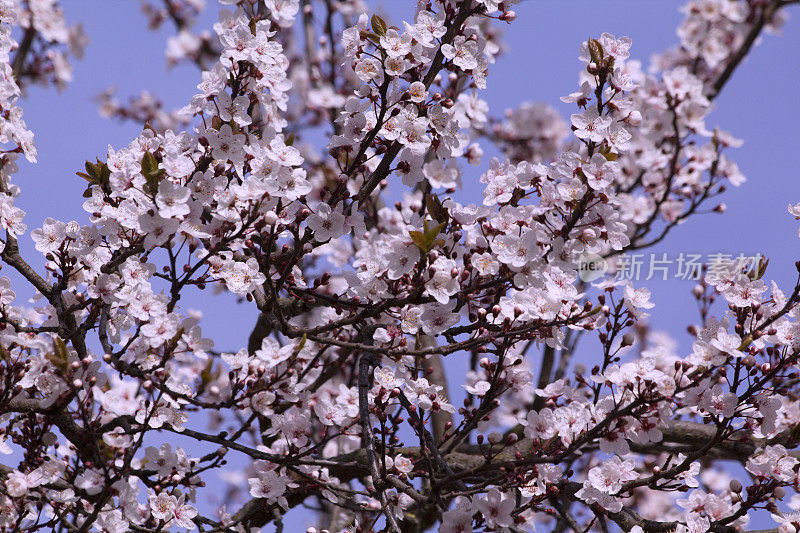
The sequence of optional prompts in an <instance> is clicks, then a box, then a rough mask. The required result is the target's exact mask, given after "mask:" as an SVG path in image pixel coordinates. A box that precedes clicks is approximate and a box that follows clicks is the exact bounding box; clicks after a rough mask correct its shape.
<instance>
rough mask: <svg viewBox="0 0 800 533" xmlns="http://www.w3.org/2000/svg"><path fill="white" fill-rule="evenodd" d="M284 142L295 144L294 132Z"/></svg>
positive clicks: (290, 144)
mask: <svg viewBox="0 0 800 533" xmlns="http://www.w3.org/2000/svg"><path fill="white" fill-rule="evenodd" d="M283 142H284V144H285V145H286V146H294V132H292V133H290V134H289V136H288V137H286V140H285V141H283Z"/></svg>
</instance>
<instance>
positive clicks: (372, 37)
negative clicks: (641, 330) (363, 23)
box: [360, 30, 381, 42]
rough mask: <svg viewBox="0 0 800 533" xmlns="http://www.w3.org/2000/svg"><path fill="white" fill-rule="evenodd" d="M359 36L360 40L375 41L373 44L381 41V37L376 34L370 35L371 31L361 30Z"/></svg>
mask: <svg viewBox="0 0 800 533" xmlns="http://www.w3.org/2000/svg"><path fill="white" fill-rule="evenodd" d="M360 36H361V38H362V39H370V40H372V41H375V42H377V41H380V40H381V36H380V35H378V34H376V33H372V32H371V31H363V30H362V31H361V33H360Z"/></svg>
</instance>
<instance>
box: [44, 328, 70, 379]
mask: <svg viewBox="0 0 800 533" xmlns="http://www.w3.org/2000/svg"><path fill="white" fill-rule="evenodd" d="M53 348H54V350H55V351H54V352H53V353H49V354H47V359H48V360H49V361H50V362H51V363H53V366H55V367H56V368H57V369H59V370H61V371H62V372H65V371H66V370H67V362H68V361H69V352H67V345H66V344H65V343H64V341H63V340H62V339H61V337H59V336H54V337H53Z"/></svg>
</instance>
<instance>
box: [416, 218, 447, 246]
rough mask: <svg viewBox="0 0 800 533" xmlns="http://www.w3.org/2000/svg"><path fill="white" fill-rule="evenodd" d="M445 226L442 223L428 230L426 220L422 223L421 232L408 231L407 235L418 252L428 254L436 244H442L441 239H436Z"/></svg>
mask: <svg viewBox="0 0 800 533" xmlns="http://www.w3.org/2000/svg"><path fill="white" fill-rule="evenodd" d="M445 226H446V223H445V222H442V223H441V224H437V225H436V226H434V227H432V228H429V227H428V221H427V220H426V221H425V222H424V223H423V231H409V232H408V234H409V236H410V237H411V240H412V241H413V242H414V244H416V245H417V247H418V248H419V249H420V250H422V251H423V252H425V253H428V252H430V251H431V249H432V248H433V247H434V246H436V244H438V243H441V242H442V241H441V239H437V237H438V236H439V233H441V231H442V229H444V227H445Z"/></svg>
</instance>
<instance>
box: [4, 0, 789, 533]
mask: <svg viewBox="0 0 800 533" xmlns="http://www.w3.org/2000/svg"><path fill="white" fill-rule="evenodd" d="M207 2H208V4H209V8H208V12H207V13H206V14H205V15H204V17H203V19H202V20H201V25H204V26H205V27H207V28H209V29H210V24H211V22H212V21H213V20H215V18H216V10H217V8H216V5H215V2H214V0H207ZM369 3H370V5H372V6H378V9H379V10H382V11H383V12H384V13H386V15H387V17H385V18H386V19H387V21H390V24H395V25H398V26H399V25H400V21H401V20H402V19H406V20H410V18H411V17H412V15H413V9H414V4H415V2H414V1H413V0H394V1H387V0H384V1H382V2H369ZM62 4H63V6H64V9H65V10H66V14H67V19H68V21H69V22H70V23H72V22H77V21H80V22H82V23H83V25H84V27H85V30H86V32H87V34H88V36H89V39H90V43H89V45H88V47H87V49H86V55H85V57H84V59H83V60H80V61H77V62H75V65H74V66H75V70H74V78H75V79H74V81H73V83H72V84H70V85H69V86H68V87H67V88H66V90H65V91H63V93H61V94H56V93H55V92H54V91H53V90H51V89H48V90H46V91H45V90H42V89H40V88H33V89H31V90H30V93H29V94H28V95H27V97H26V99H25V101H24V103H23V109H24V117H25V120H26V121H27V123H28V124H29V126H30V127H31V129H32V130H33V131H34V133H35V135H36V143H37V147H38V150H39V163H38V164H36V165H30V164H27V163H24V162H23V163H21V171H20V172H19V173H18V174H17V175H16V176H14V180H15V182H16V183H18V184H19V185H20V186H21V187H22V190H23V195H22V198H21V199H20V200H19V201H18V202H17V205H19V206H20V207H21V208H22V209H24V210H25V211H27V213H28V215H27V218H26V223H27V224H28V227H29V233H30V230H33V229H35V228H36V227H40V226H41V222H42V220H43V219H44V218H45V217H46V216H52V217H54V218H59V219H62V220H65V221H68V220H71V219H75V220H78V221H85V220H86V219H85V213H84V212H83V210H82V208H81V204H82V202H83V199H82V197H81V193H82V192H83V190H84V188H85V182H84V181H83V180H81V179H80V178H78V177H77V176H75V172H76V171H79V170H82V169H83V162H84V161H85V160H87V159H90V160H94V158H95V157H96V156H103V155H104V154H105V152H106V147H107V145H109V144H111V145H112V146H114V147H115V148H119V147H121V146H125V145H127V144H128V143H129V142H130V140H131V139H132V138H133V137H135V136H136V135H137V134H138V133H139V131H141V128H140V127H139V126H135V125H133V124H131V123H125V124H121V123H118V122H110V121H108V120H105V119H103V118H101V117H100V116H99V115H98V112H97V106H96V104H95V103H94V102H93V101H92V99H93V97H94V96H95V95H97V94H98V93H99V92H100V91H101V90H103V89H104V88H105V87H107V86H109V85H114V86H116V87H117V88H118V90H119V91H118V96H119V97H120V98H126V97H127V96H128V95H130V94H137V93H138V92H139V91H141V90H145V89H146V90H149V91H151V92H155V93H157V94H159V95H160V96H161V97H162V98H163V99H164V100H165V101H166V102H167V104H168V106H169V107H180V106H182V105H184V104H185V103H186V102H187V101H188V99H189V98H190V97H191V96H192V95H193V94H195V92H196V85H197V83H198V81H199V73H198V72H197V71H196V70H194V69H192V68H189V67H180V68H177V69H173V70H171V71H167V69H166V66H165V60H164V45H165V42H166V38H167V37H168V36H169V34H170V30H171V27H170V26H169V25H168V24H165V26H164V29H162V30H161V31H160V32H157V33H154V32H149V31H148V30H147V28H146V23H145V19H144V17H143V16H142V14H141V13H140V8H139V2H136V1H133V0H113V1H108V0H64V1H63V2H62ZM679 5H680V3H679V2H673V1H671V0H659V1H657V2H656V1H649V2H645V1H641V0H624V1H623V0H604V1H602V2H597V1H595V0H569V1H563V0H528V1H525V2H522V3H521V4H519V5H517V6H515V10H516V11H517V14H518V18H517V20H516V21H515V22H514V23H513V24H511V25H509V26H507V27H506V43H507V44H508V46H509V50H508V51H507V53H506V54H505V55H504V56H503V57H502V58H501V59H500V60H499V61H498V62H497V64H495V65H493V66H492V67H491V68H490V74H489V79H488V86H489V88H488V90H487V91H485V92H484V93H483V97H484V98H485V99H486V100H487V101H488V102H489V104H490V108H491V109H492V114H493V115H495V116H499V115H501V114H502V113H503V111H504V110H505V108H507V107H516V106H517V105H518V104H520V103H521V102H523V101H526V100H527V101H544V102H548V103H550V104H551V105H553V106H555V107H557V108H558V109H559V110H560V111H561V112H562V113H563V114H564V116H565V117H566V116H568V114H569V113H571V112H574V111H573V108H572V107H570V106H567V105H566V104H562V103H561V102H560V101H559V99H558V98H559V97H560V96H562V95H565V94H567V93H569V92H572V91H574V90H576V88H577V86H578V84H577V79H578V69H579V68H580V63H579V62H578V60H577V55H578V45H579V44H580V43H581V41H584V40H586V39H587V38H588V37H591V36H598V35H599V34H600V33H602V32H603V31H608V32H610V33H614V34H616V35H618V36H619V35H627V36H629V37H631V38H632V40H633V47H632V50H631V56H632V57H633V58H638V59H641V60H642V62H643V63H645V64H647V63H648V60H649V57H650V54H652V53H653V52H656V51H660V50H663V49H665V48H667V47H668V46H670V45H672V44H674V43H675V42H676V41H677V38H676V36H675V28H676V26H677V24H678V23H679V21H680V20H681V19H682V15H681V14H679V13H678V7H679ZM789 13H790V14H791V15H793V18H790V20H789V21H788V23H787V24H786V26H785V27H784V29H783V32H782V33H783V34H782V35H780V36H772V35H768V36H766V37H765V38H763V40H762V42H761V44H760V45H759V46H757V47H756V48H755V49H754V51H753V52H752V53H751V54H750V56H749V57H748V58H747V60H746V61H745V62H744V63H743V64H742V65H741V66H740V68H739V69H738V70H737V71H736V73H735V74H734V76H733V78H732V79H731V80H730V82H729V83H728V85H727V87H726V88H725V89H724V91H723V93H722V95H721V96H720V97H719V98H718V99H717V100H716V101H715V111H714V112H713V113H712V114H711V116H710V118H709V120H708V124H709V126H712V127H713V126H714V125H720V126H721V127H722V128H723V129H726V130H728V131H730V132H732V133H733V134H734V135H735V136H736V137H739V138H742V139H744V141H745V144H744V146H743V147H741V148H739V149H736V150H732V151H730V152H729V156H730V157H731V158H732V159H734V160H735V161H736V162H737V163H738V164H739V166H740V168H741V170H742V172H743V173H744V174H745V176H746V177H747V178H748V181H747V182H746V183H745V184H744V185H742V186H741V187H740V188H738V189H733V188H732V189H729V190H728V192H726V193H725V195H724V196H723V198H722V201H724V202H725V203H726V204H727V207H728V209H727V212H726V213H725V214H724V215H714V214H712V215H702V216H697V217H693V218H690V219H689V221H688V222H687V223H686V224H685V225H683V226H681V227H679V228H677V229H676V230H674V232H673V234H672V235H671V236H670V237H668V238H667V239H665V240H664V241H663V242H662V243H661V244H660V245H659V246H658V247H657V248H656V249H655V250H654V252H655V253H657V254H659V255H660V254H661V253H667V254H668V257H671V258H674V257H675V256H676V255H677V254H678V253H680V252H684V253H688V252H694V253H703V254H709V253H715V252H724V253H730V254H733V255H737V254H738V253H740V252H741V253H745V254H753V253H756V252H764V253H765V254H766V255H768V256H769V257H770V259H771V263H770V267H769V270H768V271H767V275H766V276H765V277H766V278H767V279H775V280H776V281H778V283H779V285H780V286H781V287H782V288H784V289H786V288H789V289H790V288H791V286H792V283H793V282H794V279H795V277H796V271H795V268H794V261H795V260H797V259H800V254H798V253H797V252H798V251H800V249H799V248H798V242H799V241H798V236H797V228H798V225H800V224H799V223H797V222H795V221H794V219H793V217H791V216H790V215H789V214H788V213H787V212H786V206H787V204H788V203H790V202H791V203H797V202H800V180H798V176H797V162H796V159H797V156H798V153H800V136H798V131H799V130H798V124H800V112H799V111H798V92H797V91H798V89H797V88H798V87H800V8H795V9H791V10H790V11H789ZM487 164H488V160H487V161H484V162H483V164H482V166H481V168H485V167H486V165H487ZM478 177H479V170H476V169H474V168H472V169H467V174H465V176H464V186H465V192H466V193H467V194H472V195H473V196H474V197H475V201H476V202H478V201H479V198H480V196H479V194H480V190H481V189H480V188H479V184H478ZM29 233H28V234H29ZM21 244H22V245H23V250H24V251H27V254H26V256H27V257H33V256H34V252H33V246H32V244H31V241H30V237H29V236H26V237H24V238H23V239H21ZM673 273H674V270H673V269H671V270H670V275H672V274H673ZM640 283H642V282H640ZM645 284H646V285H647V286H649V287H650V288H651V289H652V290H653V301H654V302H655V303H656V307H655V309H654V310H653V311H654V312H653V316H652V318H651V322H652V324H653V325H654V326H655V327H656V328H658V329H663V330H667V331H669V332H671V333H672V334H673V337H674V338H675V339H676V340H678V341H680V343H681V347H682V348H683V349H684V350H685V349H687V348H688V347H689V345H690V340H689V336H688V335H687V334H686V332H685V328H686V326H687V325H688V324H689V323H693V322H696V321H697V320H698V314H697V312H696V311H695V305H694V302H693V299H692V298H691V295H690V290H691V288H692V283H691V282H689V281H684V280H675V279H670V280H668V281H666V282H661V281H658V282H655V281H651V282H646V283H645ZM18 292H19V293H22V292H23V291H18ZM204 296H205V295H204ZM207 302H208V300H205V303H206V304H207ZM201 304H202V301H201V300H200V299H199V298H188V299H187V300H186V304H185V305H189V306H191V305H194V306H197V307H198V308H199V307H201ZM202 307H203V310H204V313H205V317H206V321H205V322H204V328H205V331H206V335H207V336H209V337H211V338H214V339H215V340H216V341H217V348H218V349H224V350H234V351H235V350H236V349H237V348H239V347H241V346H242V345H243V343H244V339H246V337H247V335H248V333H249V329H250V327H251V323H252V322H253V321H254V318H255V316H254V313H253V310H252V309H250V308H244V307H242V308H239V309H240V312H241V315H237V314H236V313H234V314H231V307H230V306H228V305H220V306H208V305H202ZM232 316H234V317H235V319H234V320H232V319H231V317H232ZM450 368H451V369H453V371H454V372H458V367H457V365H456V366H450ZM295 525H297V523H295ZM289 530H291V531H297V530H299V526H298V529H291V528H290V529H289Z"/></svg>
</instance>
